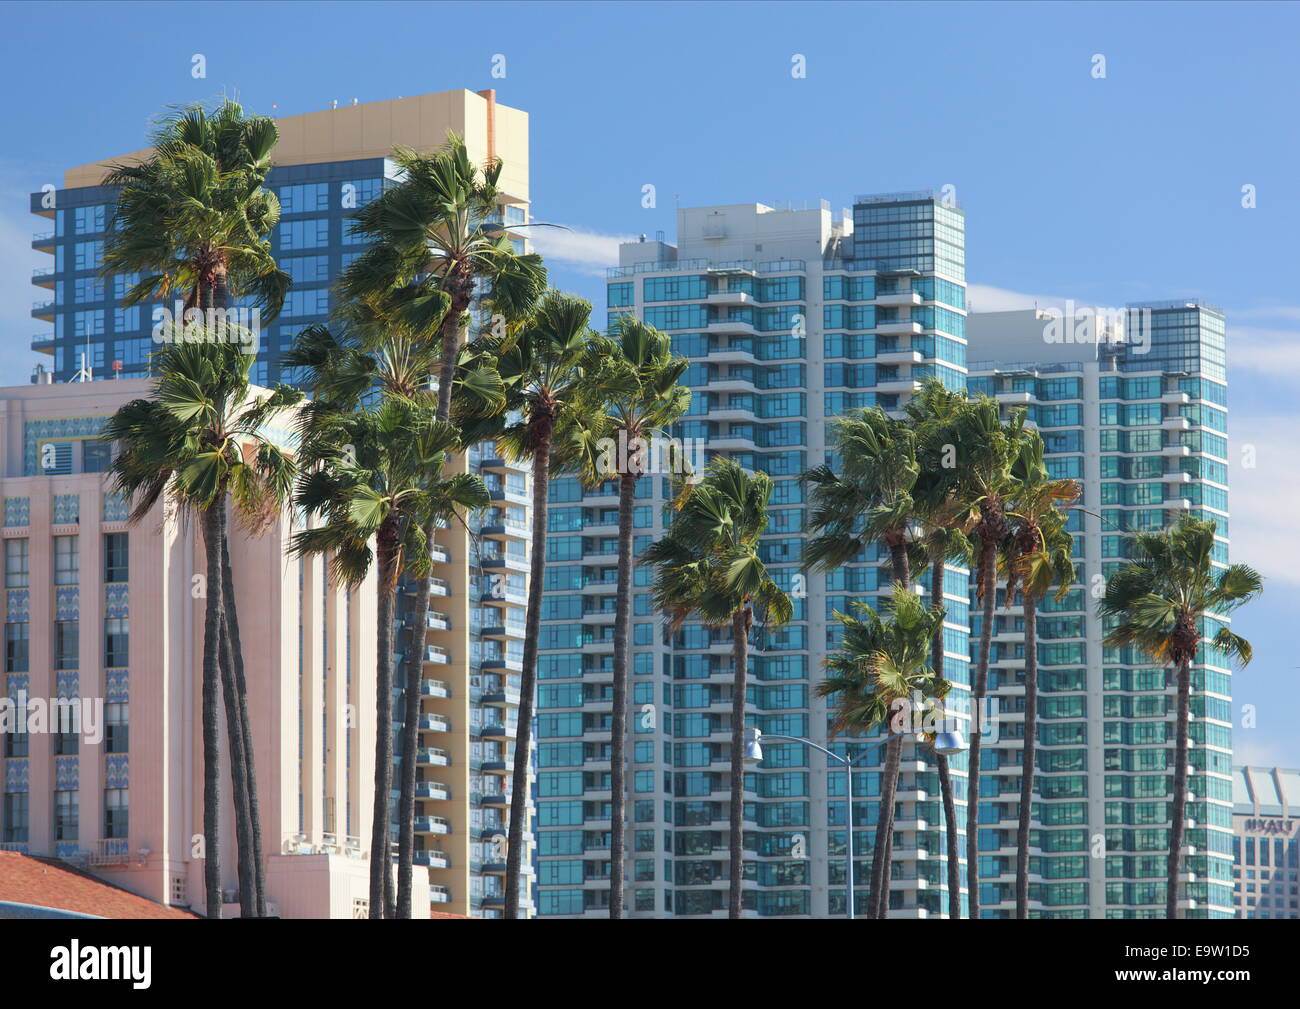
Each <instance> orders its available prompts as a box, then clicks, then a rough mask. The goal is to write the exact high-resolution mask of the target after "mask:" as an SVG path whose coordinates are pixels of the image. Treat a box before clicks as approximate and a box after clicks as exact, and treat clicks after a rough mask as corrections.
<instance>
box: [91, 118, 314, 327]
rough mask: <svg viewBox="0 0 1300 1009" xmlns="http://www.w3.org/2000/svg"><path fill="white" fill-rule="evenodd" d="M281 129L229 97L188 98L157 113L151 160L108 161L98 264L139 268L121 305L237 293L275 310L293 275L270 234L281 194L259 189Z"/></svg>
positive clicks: (213, 302)
mask: <svg viewBox="0 0 1300 1009" xmlns="http://www.w3.org/2000/svg"><path fill="white" fill-rule="evenodd" d="M279 137H280V133H279V128H278V127H277V126H276V124H275V120H274V119H271V118H269V117H267V116H245V115H244V110H243V108H242V107H241V106H240V105H239V104H238V103H236V102H232V101H225V102H222V103H221V104H220V105H219V106H218V107H217V108H215V109H214V110H212V111H211V112H209V111H208V110H207V109H205V108H204V107H203V106H201V105H191V106H188V107H186V108H182V109H177V110H175V111H173V112H172V113H171V114H170V115H168V116H166V117H165V118H164V119H163V120H162V121H161V123H160V124H159V126H158V127H157V129H156V130H155V131H154V134H153V137H152V140H153V153H152V154H151V156H150V157H149V158H148V159H146V160H145V161H143V162H140V163H139V164H122V165H116V166H114V167H113V168H112V169H111V170H110V172H109V173H108V175H107V177H106V178H105V179H104V184H105V185H107V186H116V187H120V192H119V195H118V202H117V209H116V210H115V212H114V219H113V227H112V228H111V229H110V231H109V235H108V239H107V240H106V242H105V244H104V267H103V272H104V273H105V274H110V273H140V274H141V275H142V277H141V280H140V281H139V282H138V283H137V284H135V285H134V286H133V287H132V288H131V289H130V290H129V291H127V293H126V297H125V298H124V299H123V304H124V305H134V304H138V303H139V302H141V301H144V300H147V299H150V298H165V297H169V296H171V295H172V294H176V295H178V296H181V295H183V296H184V299H185V300H184V307H185V308H187V309H189V308H200V309H209V308H216V309H225V308H228V307H229V305H230V299H231V298H234V297H241V296H243V297H248V298H250V299H252V301H253V303H254V304H255V305H256V306H257V307H258V308H259V310H260V311H261V313H262V321H264V322H269V321H271V320H272V319H273V318H274V317H275V316H276V315H277V314H278V313H279V311H280V308H281V306H282V305H283V303H284V296H285V294H286V293H287V292H288V290H289V284H290V277H289V275H288V274H287V273H285V272H284V271H283V270H281V269H280V268H279V267H278V266H277V265H276V262H275V257H274V256H272V254H271V243H270V241H269V240H268V238H267V236H268V235H269V234H270V232H271V229H272V228H274V227H275V226H276V224H277V223H279V220H280V201H279V200H278V199H277V198H276V196H275V194H274V193H273V192H271V191H270V190H269V189H264V188H263V185H264V184H265V182H266V178H267V176H268V175H269V174H270V171H271V166H272V163H271V155H272V152H273V150H274V148H275V145H276V142H277V141H278V140H279Z"/></svg>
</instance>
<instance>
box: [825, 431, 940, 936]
mask: <svg viewBox="0 0 1300 1009" xmlns="http://www.w3.org/2000/svg"><path fill="white" fill-rule="evenodd" d="M830 439H831V444H832V445H833V446H834V448H835V451H836V454H837V456H838V458H839V465H840V469H841V471H842V473H840V474H837V473H836V472H835V471H834V469H833V468H832V467H830V466H828V465H822V466H817V467H814V468H813V469H811V470H809V471H808V472H806V473H804V474H803V476H802V477H801V480H802V481H803V482H804V483H806V484H810V485H811V487H812V490H811V492H810V494H809V501H810V503H811V504H812V513H811V517H810V518H809V529H810V531H811V532H812V533H814V536H813V538H812V539H811V540H810V541H809V543H808V552H807V554H806V555H805V563H806V565H807V566H808V567H809V568H810V569H813V570H822V571H829V570H831V569H833V568H836V567H839V566H840V565H842V564H845V563H848V562H849V561H851V560H854V559H861V558H862V557H863V556H864V554H863V552H864V550H865V549H866V548H867V547H868V546H869V545H870V544H871V543H872V542H875V541H880V542H883V543H884V544H885V546H886V547H887V548H888V550H889V558H890V564H891V566H892V568H893V579H894V581H895V582H897V583H898V584H901V585H903V586H904V587H910V585H911V558H910V557H909V545H910V544H909V539H908V533H909V529H910V527H911V526H912V524H913V523H914V521H915V519H916V517H917V515H916V502H915V499H914V498H913V493H912V492H913V489H914V488H915V486H916V482H917V478H918V477H919V476H920V467H919V465H918V464H917V459H916V432H915V431H914V430H913V429H912V427H911V426H910V425H909V424H907V423H906V422H904V421H899V420H894V419H893V418H891V417H890V416H889V415H888V414H886V413H885V411H884V410H882V409H880V408H879V407H870V408H866V409H861V410H854V411H850V412H849V413H848V414H846V415H844V416H842V417H836V418H835V419H834V420H832V421H831V431H830ZM902 755H903V736H902V735H901V734H897V733H891V734H889V735H888V739H887V742H886V745H885V768H884V777H883V779H882V782H881V788H880V812H879V815H878V817H877V819H876V840H875V845H874V847H873V849H872V861H871V897H870V901H871V903H870V906H869V909H868V914H869V917H872V918H883V917H885V916H886V915H887V913H888V911H889V880H890V868H891V865H890V863H891V861H892V850H893V835H894V805H895V803H894V796H895V795H896V794H897V791H898V770H899V765H900V763H901V761H902Z"/></svg>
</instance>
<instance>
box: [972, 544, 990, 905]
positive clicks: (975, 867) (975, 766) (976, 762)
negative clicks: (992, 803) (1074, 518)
mask: <svg viewBox="0 0 1300 1009" xmlns="http://www.w3.org/2000/svg"><path fill="white" fill-rule="evenodd" d="M997 546H998V545H997V541H996V540H994V539H984V540H981V542H980V559H979V584H980V587H981V591H982V592H983V593H984V595H983V616H982V617H981V620H980V650H979V657H978V660H977V661H976V664H975V684H974V690H972V691H971V707H972V718H971V733H970V769H969V771H967V775H968V777H967V782H968V783H967V786H966V889H967V891H968V892H969V900H968V904H969V907H970V914H969V916H970V917H971V918H978V917H979V916H980V869H979V830H978V826H977V825H978V824H979V801H980V736H981V733H980V728H981V726H982V725H983V718H984V693H985V690H986V689H987V685H988V678H989V650H990V648H991V647H992V640H993V603H994V596H995V595H996V594H997V587H998V586H997V581H996V578H995V571H994V561H995V560H996V556H997Z"/></svg>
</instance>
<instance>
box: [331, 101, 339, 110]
mask: <svg viewBox="0 0 1300 1009" xmlns="http://www.w3.org/2000/svg"><path fill="white" fill-rule="evenodd" d="M338 107H339V100H338V99H337V98H331V99H330V108H332V109H337V108H338Z"/></svg>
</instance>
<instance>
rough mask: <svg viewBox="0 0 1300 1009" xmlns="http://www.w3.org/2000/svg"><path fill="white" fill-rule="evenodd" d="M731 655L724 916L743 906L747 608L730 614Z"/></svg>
mask: <svg viewBox="0 0 1300 1009" xmlns="http://www.w3.org/2000/svg"><path fill="white" fill-rule="evenodd" d="M731 655H732V661H733V662H735V664H736V669H735V673H734V677H733V680H732V687H731V802H730V803H729V810H728V813H729V847H730V851H731V861H730V865H729V873H728V875H729V887H728V891H727V917H728V918H739V917H740V915H741V911H742V910H743V909H744V898H743V894H744V876H745V690H746V689H747V685H748V684H747V681H748V675H749V607H748V606H742V607H741V608H740V609H739V610H737V611H736V612H735V613H734V614H733V615H732V617H731Z"/></svg>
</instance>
